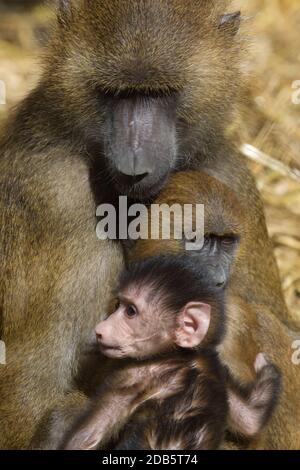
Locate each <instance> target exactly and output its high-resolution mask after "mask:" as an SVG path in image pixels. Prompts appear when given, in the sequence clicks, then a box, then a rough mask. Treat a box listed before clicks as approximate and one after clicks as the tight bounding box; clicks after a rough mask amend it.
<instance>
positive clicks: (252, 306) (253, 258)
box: [130, 171, 300, 449]
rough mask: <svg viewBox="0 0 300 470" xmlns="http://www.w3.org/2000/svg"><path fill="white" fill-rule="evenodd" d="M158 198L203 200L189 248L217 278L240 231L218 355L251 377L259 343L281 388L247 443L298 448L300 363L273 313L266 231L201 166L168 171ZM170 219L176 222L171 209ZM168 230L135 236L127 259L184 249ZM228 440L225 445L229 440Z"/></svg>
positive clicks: (238, 374) (275, 296)
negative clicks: (199, 230)
mask: <svg viewBox="0 0 300 470" xmlns="http://www.w3.org/2000/svg"><path fill="white" fill-rule="evenodd" d="M155 202H156V203H157V204H159V205H162V204H166V205H167V206H170V207H171V206H173V204H179V205H181V206H182V207H184V205H185V204H193V205H196V204H204V208H205V212H204V216H205V218H204V221H205V235H206V238H205V243H204V246H203V248H201V249H200V250H198V249H196V250H194V251H189V252H188V253H189V256H190V257H191V258H192V259H194V261H195V262H198V263H199V269H201V266H202V265H203V264H205V265H206V266H208V267H211V268H212V272H213V273H214V275H215V282H216V283H221V282H222V281H223V279H224V274H225V279H226V273H227V270H228V263H229V261H228V260H230V256H229V254H230V249H231V247H232V243H233V242H234V240H235V239H236V237H238V239H239V244H238V246H237V248H236V252H235V256H234V261H233V266H232V270H231V274H230V279H229V285H228V288H227V290H226V292H227V294H226V305H227V332H226V335H225V338H224V341H223V342H222V343H221V345H220V347H219V352H220V358H221V360H222V362H223V363H224V364H225V365H227V366H228V367H229V369H230V371H231V373H232V374H233V376H234V377H235V378H236V379H237V380H238V381H239V382H240V383H242V384H246V383H248V382H249V381H251V380H254V376H253V362H254V361H255V358H256V356H257V354H259V352H261V351H264V352H265V353H266V354H267V356H268V357H269V358H270V361H271V362H272V363H275V364H276V365H277V366H278V368H279V369H280V370H281V371H282V377H283V391H282V395H281V398H280V402H279V406H278V407H277V409H276V411H275V413H274V416H273V417H272V419H271V422H270V424H269V425H268V426H267V428H266V429H265V430H264V431H263V433H262V434H260V436H259V438H258V439H257V440H255V441H252V442H249V443H247V446H246V447H247V448H254V449H299V448H300V433H299V423H300V409H299V406H298V405H299V398H298V391H299V388H300V373H299V366H297V365H296V364H293V362H292V353H293V350H292V343H293V341H294V339H293V337H292V334H291V332H290V331H289V329H288V328H287V327H286V326H285V325H283V324H282V323H281V322H280V320H279V319H278V318H277V317H280V316H281V314H282V313H283V314H284V315H285V311H286V310H283V311H282V309H285V307H284V306H283V305H282V298H281V293H280V290H279V289H278V288H277V287H276V286H277V277H276V276H275V272H274V271H273V273H272V270H271V269H270V258H269V253H268V250H267V249H266V244H267V243H268V241H267V239H260V240H258V239H257V238H256V236H257V235H256V233H257V232H256V230H255V227H253V220H252V214H251V213H249V212H247V211H245V210H244V208H243V207H242V206H241V204H240V202H239V196H238V195H237V194H235V193H234V192H233V191H232V190H231V189H229V188H228V187H227V186H226V185H224V184H223V183H221V182H220V181H218V180H217V179H215V178H213V177H212V176H210V175H208V174H206V173H203V172H199V171H197V172H196V171H192V172H191V171H190V172H182V173H177V174H176V175H173V176H171V178H170V180H169V182H168V185H167V186H166V187H165V188H164V189H163V191H162V192H161V193H160V195H159V196H158V197H157V199H156V200H155ZM171 222H174V220H173V219H172V217H171ZM194 227H195V224H194ZM171 234H172V230H171ZM171 238H172V239H171V240H139V241H138V242H136V244H135V246H134V247H133V249H132V250H131V253H130V255H131V260H132V261H137V260H141V259H145V258H148V257H153V256H157V255H160V254H165V253H173V254H174V255H176V254H178V253H181V252H182V251H183V250H184V249H185V240H183V241H182V240H176V239H174V236H172V237H171ZM218 239H221V240H222V244H223V251H222V252H221V253H220V252H218V250H215V249H213V248H214V246H215V244H216V240H218ZM222 253H223V256H222ZM226 253H227V254H226ZM221 267H222V268H223V269H220V268H221ZM266 272H267V273H268V275H266ZM226 445H227V446H229V445H230V444H229V442H227V444H226ZM239 445H240V444H239Z"/></svg>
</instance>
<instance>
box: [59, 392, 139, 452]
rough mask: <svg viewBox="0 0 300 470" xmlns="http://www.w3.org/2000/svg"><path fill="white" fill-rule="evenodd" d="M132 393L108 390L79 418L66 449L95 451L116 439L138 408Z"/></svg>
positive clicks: (64, 445)
mask: <svg viewBox="0 0 300 470" xmlns="http://www.w3.org/2000/svg"><path fill="white" fill-rule="evenodd" d="M135 398H136V393H135V392H134V390H132V389H131V390H123V389H122V390H109V391H107V392H106V393H105V394H104V395H102V396H101V398H100V399H99V400H98V402H97V403H96V404H95V405H93V406H92V407H90V408H89V409H88V410H87V411H86V412H85V413H83V414H82V416H81V417H80V418H79V421H78V423H77V425H75V427H74V428H73V429H72V430H71V432H70V433H69V435H68V436H67V437H66V439H65V441H64V443H63V445H62V448H63V449H65V450H96V449H97V448H99V447H100V448H103V447H104V446H105V444H107V443H108V442H109V441H111V439H113V438H114V437H116V436H117V435H118V433H119V432H120V430H121V429H122V428H123V427H124V425H125V424H126V422H127V421H128V419H129V417H130V416H131V415H132V413H133V412H134V410H135V409H136V407H137V402H136V400H135Z"/></svg>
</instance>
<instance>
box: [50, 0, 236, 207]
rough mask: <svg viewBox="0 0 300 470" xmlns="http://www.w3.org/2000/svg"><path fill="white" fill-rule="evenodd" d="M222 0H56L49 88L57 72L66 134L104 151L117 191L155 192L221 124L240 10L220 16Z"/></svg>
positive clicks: (232, 78)
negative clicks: (65, 112)
mask: <svg viewBox="0 0 300 470" xmlns="http://www.w3.org/2000/svg"><path fill="white" fill-rule="evenodd" d="M226 5H227V2H226V1H217V2H214V1H211V0H101V1H100V0H99V1H96V0H93V1H91V0H64V1H62V0H61V11H60V16H59V19H60V21H59V27H58V29H57V34H56V35H55V38H54V41H53V44H52V47H53V48H55V49H54V54H52V56H54V59H52V60H51V64H50V65H51V66H52V75H51V80H52V83H54V84H55V86H56V88H57V85H58V81H59V89H60V98H61V103H60V106H64V107H66V106H67V107H68V110H69V111H71V113H70V114H69V115H70V116H72V118H70V125H71V124H72V129H73V132H74V134H76V135H80V136H82V137H83V139H84V145H85V147H86V148H87V150H88V153H89V154H90V155H91V156H92V157H93V158H95V159H97V158H101V159H102V160H104V162H105V166H106V169H107V170H108V172H109V177H110V179H111V181H112V183H113V184H114V185H115V187H116V188H117V189H118V191H119V192H122V193H125V194H129V195H132V196H135V195H136V196H138V197H139V198H140V199H143V198H145V197H147V196H153V195H155V194H156V193H157V192H158V191H159V190H160V189H161V187H162V186H163V185H164V183H165V181H166V179H167V178H168V175H169V174H170V172H171V171H172V170H174V169H176V168H177V167H179V165H181V166H182V164H183V165H184V164H185V163H186V162H187V161H190V159H191V158H193V157H194V156H195V153H196V150H195V149H197V148H199V142H200V143H201V140H202V141H203V142H202V144H203V145H202V147H205V139H206V138H207V139H208V141H209V140H210V136H209V135H208V134H209V132H212V129H211V128H212V127H214V135H217V134H218V126H219V124H218V122H219V123H220V126H223V125H224V121H226V119H224V116H225V114H226V113H227V111H228V109H229V108H230V106H231V103H232V96H233V93H234V91H235V86H234V84H235V83H236V77H237V59H236V56H237V49H238V47H237V44H236V42H237V41H236V40H235V34H234V33H235V28H236V19H237V18H238V16H239V15H236V17H234V18H233V19H232V18H231V17H230V15H227V16H225V17H223V16H222V15H223V14H224V13H226ZM228 17H229V20H228ZM222 18H223V20H222ZM233 20H234V21H233ZM53 61H54V62H53ZM225 97H226V98H225ZM212 122H216V124H214V125H213V124H212ZM216 127H217V129H216Z"/></svg>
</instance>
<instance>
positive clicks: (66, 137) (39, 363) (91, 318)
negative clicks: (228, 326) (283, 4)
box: [0, 0, 286, 448]
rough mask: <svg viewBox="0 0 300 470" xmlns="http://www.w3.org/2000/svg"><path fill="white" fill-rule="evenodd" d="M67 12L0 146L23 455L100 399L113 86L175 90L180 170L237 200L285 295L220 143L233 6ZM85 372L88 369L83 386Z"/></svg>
mask: <svg viewBox="0 0 300 470" xmlns="http://www.w3.org/2000/svg"><path fill="white" fill-rule="evenodd" d="M61 4H64V5H65V7H61V9H60V13H59V22H58V25H57V27H55V28H54V34H53V40H52V42H51V44H50V46H49V49H48V51H47V52H46V53H45V67H44V73H43V76H42V78H41V81H40V83H39V85H38V86H37V88H36V89H35V90H33V91H32V93H30V95H29V96H28V97H27V98H26V99H25V100H24V102H23V103H21V105H20V106H19V108H18V109H17V111H16V112H15V113H14V114H13V116H12V117H11V118H10V120H9V122H8V125H7V127H6V129H5V130H4V133H3V136H2V138H1V160H0V223H1V225H0V227H1V232H0V244H1V247H0V256H1V263H0V336H1V339H2V340H4V341H5V343H6V346H7V361H8V363H7V365H6V366H1V367H0V383H1V389H0V420H1V433H0V448H27V447H28V446H29V443H30V440H31V438H32V436H33V434H35V433H36V431H37V430H38V429H39V424H40V423H41V420H42V418H43V417H44V416H45V415H47V414H48V413H49V412H50V410H51V409H53V408H55V405H57V406H59V407H63V405H62V403H63V402H64V400H66V406H67V405H68V399H69V398H68V394H69V393H70V392H72V391H73V392H74V393H75V395H74V397H73V398H72V400H71V401H72V403H74V401H76V394H77V393H78V403H79V404H81V400H82V394H81V393H80V391H84V393H90V392H91V390H92V389H93V380H91V382H90V381H89V380H88V377H87V375H88V373H87V372H88V371H90V370H91V369H92V367H91V366H90V362H91V357H90V355H89V354H88V353H87V349H88V344H89V334H90V331H91V330H92V327H93V326H94V324H95V321H96V317H98V316H99V312H100V314H102V312H104V311H105V309H106V304H107V302H108V301H109V292H110V287H111V285H112V284H113V281H114V279H115V277H116V274H117V273H118V272H119V270H120V269H121V267H122V264H123V254H122V251H121V249H120V247H119V246H118V245H115V244H113V243H109V242H99V241H98V240H97V239H96V237H95V225H96V219H95V209H96V205H97V204H98V203H100V202H102V201H105V202H107V201H110V200H111V198H112V197H114V196H115V191H111V180H113V178H112V176H111V175H110V174H109V173H107V172H106V171H105V169H104V168H103V166H104V162H105V156H104V155H103V149H102V143H103V138H104V137H103V127H102V123H103V119H104V118H105V116H104V114H105V112H106V111H107V97H106V96H103V93H104V91H105V90H108V91H110V93H113V94H114V93H117V92H118V91H119V90H120V89H123V88H124V87H125V88H127V89H128V87H129V88H130V89H132V90H135V91H136V90H137V89H138V90H140V91H141V92H146V91H149V90H151V91H156V90H158V91H160V92H161V91H164V92H165V93H169V92H170V93H171V94H174V93H175V90H176V93H179V98H180V99H179V101H178V109H177V112H178V116H179V118H180V119H179V122H178V129H177V130H178V158H177V162H176V164H175V165H173V168H171V170H173V169H174V166H175V167H176V168H179V167H182V168H186V167H193V165H194V164H196V166H197V167H199V165H200V166H201V168H203V169H205V170H207V171H208V172H210V173H212V174H214V175H217V176H218V177H219V178H220V179H222V180H223V181H225V182H227V183H228V184H229V185H230V186H231V187H232V188H233V189H234V190H235V192H236V193H237V194H238V198H239V200H240V202H241V204H242V207H243V209H244V210H249V215H250V220H251V221H252V224H253V226H255V227H256V231H255V236H254V237H253V243H252V247H253V246H255V247H256V248H258V251H259V252H260V253H264V252H265V253H266V255H265V256H266V257H268V263H267V266H268V272H266V265H264V266H263V270H262V271H261V269H260V268H259V266H258V264H259V263H256V264H255V267H254V268H253V270H254V272H255V276H258V277H259V273H260V272H262V275H261V278H263V276H264V281H263V286H265V287H266V294H265V299H264V303H265V304H266V303H268V302H270V303H271V302H273V300H272V299H273V298H274V292H280V290H279V286H278V282H277V273H276V271H275V264H274V260H273V257H272V255H271V250H270V248H269V246H268V244H267V242H265V241H264V240H266V231H265V224H264V218H263V212H262V206H261V203H260V201H259V196H258V193H257V192H256V190H255V187H254V183H253V180H252V178H251V177H250V176H249V173H248V171H247V169H246V168H245V165H244V162H243V161H242V160H240V158H239V157H238V155H237V154H236V152H235V150H234V149H233V148H232V146H231V145H230V144H229V143H228V142H227V140H226V138H225V137H224V126H225V124H226V123H228V122H229V120H230V116H231V113H232V110H233V109H234V105H235V96H236V93H237V90H238V83H239V70H238V69H239V61H240V57H239V51H240V50H241V46H240V42H239V40H238V36H235V35H234V33H235V30H233V28H232V27H228V25H225V26H223V27H222V28H218V21H219V15H221V14H223V13H225V12H227V11H228V8H229V5H228V2H227V1H216V2H212V1H211V0H197V1H194V0H184V1H183V0H172V1H171V2H166V1H165V0H130V1H128V0H121V1H120V0H104V1H101V2H100V1H99V2H98V1H94V0H77V1H76V2H75V0H74V1H73V0H70V1H69V2H68V1H64V2H61ZM68 5H69V6H68ZM108 44H109V47H108ZM170 50H171V51H172V54H171V55H170ZM99 89H100V90H99ZM99 147H100V148H99ZM95 149H96V150H95ZM112 193H113V194H112ZM144 197H145V194H143V195H142V194H140V195H136V198H137V199H143V198H144ZM269 271H270V272H269ZM272 279H276V280H275V281H274V284H272V281H271V280H272ZM269 280H270V281H269ZM269 283H270V285H269ZM274 286H275V289H274ZM272 288H273V289H272ZM261 291H262V290H261ZM271 291H272V293H271ZM275 297H278V305H279V308H278V311H280V313H281V315H282V317H286V315H285V314H284V313H283V312H285V310H284V304H283V302H282V300H280V294H278V296H277V294H275ZM272 310H273V305H272ZM95 362H96V363H97V366H98V358H97V360H96V361H95ZM82 363H87V364H89V366H87V367H85V375H84V377H81V376H80V377H78V369H79V367H80V364H82ZM91 375H92V378H94V374H91Z"/></svg>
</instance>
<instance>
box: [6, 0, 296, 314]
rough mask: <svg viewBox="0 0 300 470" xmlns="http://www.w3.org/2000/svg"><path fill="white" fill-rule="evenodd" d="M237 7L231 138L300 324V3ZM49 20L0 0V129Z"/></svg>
mask: <svg viewBox="0 0 300 470" xmlns="http://www.w3.org/2000/svg"><path fill="white" fill-rule="evenodd" d="M49 3H50V4H51V1H50V2H49ZM52 3H53V2H52ZM233 4H234V5H233V6H234V8H236V9H241V10H242V13H243V17H244V22H243V28H242V34H243V37H244V38H245V41H246V42H247V43H249V45H250V46H249V52H248V53H247V54H246V61H245V65H244V71H245V76H247V80H244V81H243V89H242V90H241V94H242V98H243V99H242V100H241V106H240V109H239V112H238V113H237V116H236V119H235V122H234V124H233V125H232V126H231V127H230V129H228V132H229V133H230V134H232V135H233V136H234V138H235V139H237V141H238V142H239V145H240V146H241V149H242V151H243V153H244V155H245V159H246V160H247V161H248V162H249V165H250V167H251V170H252V171H253V174H254V175H255V178H256V180H257V184H258V187H259V189H260V191H261V193H262V197H263V200H264V202H265V208H266V215H267V223H268V228H269V232H270V236H271V237H272V240H273V244H274V250H275V255H276V258H277V261H278V265H279V269H280V275H281V279H282V286H283V290H284V293H285V296H286V300H287V303H288V306H289V310H290V313H291V316H292V317H293V318H298V321H299V320H300V1H299V0H233ZM52 17H53V9H51V8H49V5H48V6H46V5H44V4H43V2H42V1H40V0H0V81H3V82H4V83H5V84H6V105H3V104H2V105H1V104H0V125H1V123H2V122H3V121H4V120H5V118H6V116H7V113H8V111H9V109H10V108H11V107H12V106H13V105H14V104H16V103H17V102H18V101H20V99H22V97H23V96H24V95H25V94H26V93H27V92H28V90H29V89H30V88H32V87H33V86H34V83H35V82H36V81H37V80H38V76H39V62H38V55H39V51H40V49H42V48H43V47H44V45H45V44H46V43H47V37H48V35H49V24H50V23H51V19H52ZM297 81H298V82H297ZM293 87H294V88H293Z"/></svg>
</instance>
